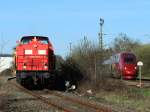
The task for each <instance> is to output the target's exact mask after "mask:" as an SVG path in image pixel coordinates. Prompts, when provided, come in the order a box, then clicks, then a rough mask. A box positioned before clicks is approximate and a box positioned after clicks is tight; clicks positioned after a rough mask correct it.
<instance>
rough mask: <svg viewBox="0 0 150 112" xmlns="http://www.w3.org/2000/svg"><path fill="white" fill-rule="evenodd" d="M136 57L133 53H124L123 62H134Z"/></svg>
mask: <svg viewBox="0 0 150 112" xmlns="http://www.w3.org/2000/svg"><path fill="white" fill-rule="evenodd" d="M135 58H136V57H135V56H134V55H133V54H125V55H124V62H125V63H128V64H130V63H135V62H136V59H135Z"/></svg>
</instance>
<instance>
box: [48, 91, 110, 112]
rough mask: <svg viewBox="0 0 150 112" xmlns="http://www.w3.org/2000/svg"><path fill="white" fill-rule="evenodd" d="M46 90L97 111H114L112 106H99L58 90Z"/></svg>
mask: <svg viewBox="0 0 150 112" xmlns="http://www.w3.org/2000/svg"><path fill="white" fill-rule="evenodd" d="M46 91H47V92H48V93H49V94H51V95H55V96H58V97H60V98H63V99H64V100H68V101H71V102H73V103H77V104H80V105H83V106H85V107H88V108H92V109H94V110H96V112H112V110H111V109H110V108H106V107H99V106H98V105H96V104H94V103H91V102H85V101H82V100H79V99H75V98H71V97H69V96H66V95H63V94H61V93H58V92H54V91H50V90H46Z"/></svg>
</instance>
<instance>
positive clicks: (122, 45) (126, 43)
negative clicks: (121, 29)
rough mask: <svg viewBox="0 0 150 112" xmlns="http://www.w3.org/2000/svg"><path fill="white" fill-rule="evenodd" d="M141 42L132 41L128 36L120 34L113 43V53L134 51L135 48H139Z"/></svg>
mask: <svg viewBox="0 0 150 112" xmlns="http://www.w3.org/2000/svg"><path fill="white" fill-rule="evenodd" d="M139 44H140V43H139V42H137V41H134V40H132V39H131V38H129V37H128V36H127V35H126V34H124V33H120V34H119V35H118V36H117V37H116V38H115V39H114V43H113V51H114V52H120V51H132V50H133V49H134V48H135V47H137V46H139Z"/></svg>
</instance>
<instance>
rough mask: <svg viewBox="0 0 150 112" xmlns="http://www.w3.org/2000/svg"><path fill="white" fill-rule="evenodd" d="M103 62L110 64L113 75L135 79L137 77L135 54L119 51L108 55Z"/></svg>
mask: <svg viewBox="0 0 150 112" xmlns="http://www.w3.org/2000/svg"><path fill="white" fill-rule="evenodd" d="M104 64H109V65H110V73H111V75H112V76H113V77H118V78H123V79H135V78H136V77H137V61H136V56H135V55H134V54H133V53H131V52H121V53H118V54H116V55H113V56H111V57H110V59H109V60H106V61H105V62H104Z"/></svg>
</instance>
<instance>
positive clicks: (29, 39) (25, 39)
mask: <svg viewBox="0 0 150 112" xmlns="http://www.w3.org/2000/svg"><path fill="white" fill-rule="evenodd" d="M33 38H34V37H26V38H22V39H21V44H28V43H29V42H31V41H32V39H33Z"/></svg>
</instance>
